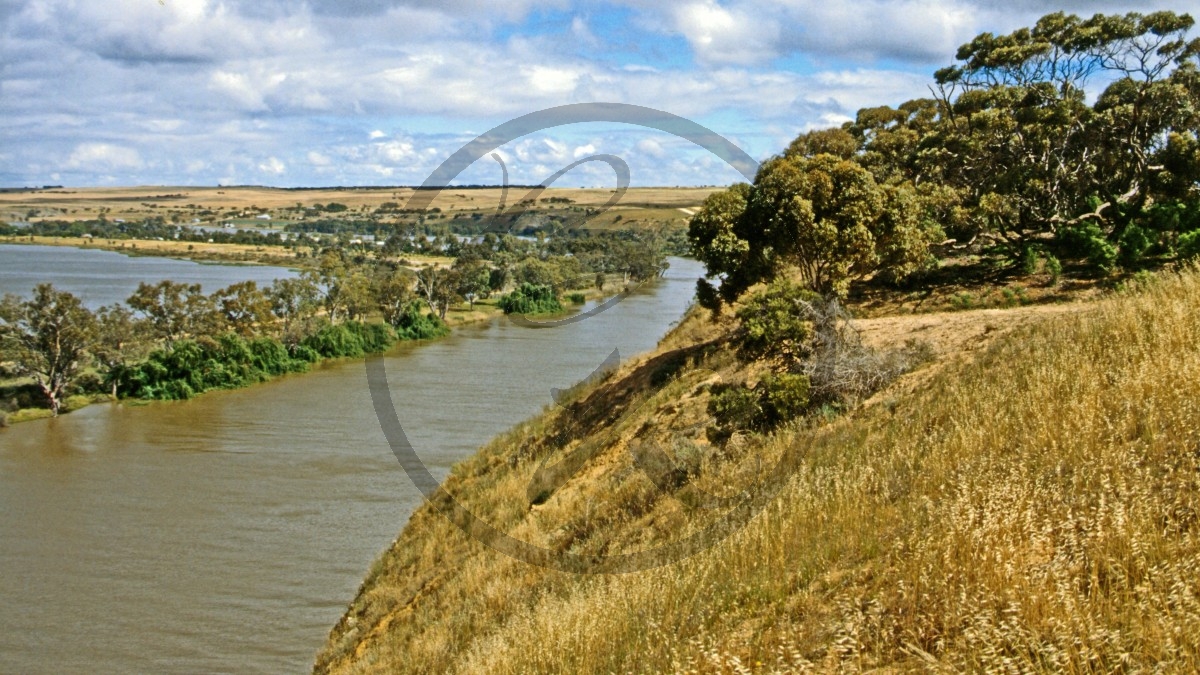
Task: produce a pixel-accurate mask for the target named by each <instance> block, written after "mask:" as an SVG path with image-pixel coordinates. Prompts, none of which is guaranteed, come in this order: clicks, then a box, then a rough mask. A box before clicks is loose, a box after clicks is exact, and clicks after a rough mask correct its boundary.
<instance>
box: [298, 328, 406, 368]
mask: <svg viewBox="0 0 1200 675" xmlns="http://www.w3.org/2000/svg"><path fill="white" fill-rule="evenodd" d="M395 343H396V333H395V331H393V330H392V327H391V326H388V325H387V324H382V323H367V324H364V323H362V322H360V321H347V322H346V323H340V324H337V325H333V324H326V325H324V326H322V327H321V328H320V329H318V330H317V331H316V332H315V333H313V334H312V335H309V336H308V337H306V338H304V339H303V340H302V341H301V342H300V344H301V345H303V346H305V347H308V348H309V349H311V350H313V351H315V352H316V353H317V354H320V355H321V356H322V357H324V358H327V359H334V358H342V357H350V358H358V357H360V356H363V355H365V354H372V353H378V352H383V351H387V350H388V348H390V347H391V346H392V345H393V344H395Z"/></svg>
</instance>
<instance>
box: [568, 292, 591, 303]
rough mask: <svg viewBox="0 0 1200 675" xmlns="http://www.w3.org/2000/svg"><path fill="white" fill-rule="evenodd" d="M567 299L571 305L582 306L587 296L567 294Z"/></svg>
mask: <svg viewBox="0 0 1200 675" xmlns="http://www.w3.org/2000/svg"><path fill="white" fill-rule="evenodd" d="M567 299H568V300H570V301H571V304H573V305H582V304H583V303H585V302H587V296H586V295H584V294H583V293H568V294H567Z"/></svg>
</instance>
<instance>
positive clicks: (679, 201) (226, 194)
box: [0, 187, 719, 227]
mask: <svg viewBox="0 0 1200 675" xmlns="http://www.w3.org/2000/svg"><path fill="white" fill-rule="evenodd" d="M717 189H719V188H632V189H630V190H629V191H628V192H627V193H626V194H625V196H624V198H623V199H622V200H621V202H620V203H618V204H617V205H616V206H615V207H614V208H613V209H612V210H611V211H610V212H608V213H606V214H604V215H603V216H600V217H599V218H597V219H596V222H595V223H594V224H595V225H596V226H598V227H611V226H630V225H634V226H636V225H638V224H642V225H662V224H683V223H685V222H686V220H687V218H688V216H689V215H691V211H693V210H694V209H695V208H696V207H698V206H699V205H700V203H701V202H702V201H703V200H704V198H705V197H706V196H708V195H709V194H711V193H712V192H714V191H715V190H717ZM414 193H415V192H414V190H413V189H411V188H364V189H353V188H351V189H336V188H330V189H291V190H289V189H280V188H264V187H221V188H218V187H199V188H197V187H121V188H54V189H44V190H42V189H39V190H12V191H0V220H5V221H8V222H27V221H37V220H89V219H95V218H99V217H100V216H101V215H103V216H104V217H105V218H108V219H109V220H114V219H126V220H142V219H145V218H149V217H153V216H162V217H163V218H164V219H165V220H166V221H167V222H179V223H192V222H194V221H197V220H198V221H199V222H201V223H217V222H221V223H224V222H235V223H237V224H239V225H246V224H251V223H253V224H255V225H258V226H260V227H272V226H280V225H281V224H282V223H281V222H280V221H283V222H288V221H291V220H293V219H296V218H298V217H300V215H301V214H302V213H303V212H304V210H305V209H311V208H313V207H314V206H316V205H326V204H329V203H331V202H333V203H337V204H341V205H344V206H346V207H347V209H346V210H345V211H343V212H340V213H339V214H336V216H335V217H339V216H340V217H355V216H359V215H363V216H365V215H368V214H375V215H384V214H386V211H380V208H381V207H382V206H383V205H385V204H388V203H391V204H395V205H396V206H395V207H394V208H398V209H404V208H406V206H407V205H408V203H409V200H410V199H411V198H412V197H413V195H414ZM612 195H613V190H611V189H572V188H553V189H547V190H543V191H540V192H539V193H537V194H536V195H534V196H535V197H536V201H535V202H534V203H533V204H532V205H530V206H529V208H531V209H534V210H538V209H546V210H551V209H555V210H561V209H564V208H570V207H583V208H588V207H591V208H595V207H599V206H602V205H603V204H605V203H606V202H608V200H609V199H610V198H611V197H612ZM530 196H531V193H530V191H529V190H528V189H527V188H520V187H513V188H510V189H509V190H508V194H507V197H506V198H505V196H504V195H503V191H502V190H501V189H500V188H461V187H449V188H446V189H444V190H442V191H441V192H440V193H439V194H437V195H436V196H434V198H433V200H432V201H431V202H430V203H428V204H427V205H425V206H426V207H427V208H437V209H440V210H441V211H442V213H446V214H456V213H462V214H471V213H492V212H494V211H495V209H496V208H497V206H499V205H500V204H501V203H505V204H506V205H507V206H509V207H511V206H513V205H515V204H517V203H519V202H521V201H522V200H525V199H527V198H529V197H530ZM502 200H503V201H502ZM568 200H569V201H568ZM264 213H265V214H267V215H270V216H271V219H270V220H266V219H255V218H254V216H255V215H258V214H264ZM618 215H619V216H620V218H619V219H618V218H617V216H618Z"/></svg>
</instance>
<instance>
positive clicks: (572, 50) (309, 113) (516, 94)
mask: <svg viewBox="0 0 1200 675" xmlns="http://www.w3.org/2000/svg"><path fill="white" fill-rule="evenodd" d="M1138 4H1140V3H1135V2H1122V1H1118V0H1099V1H1098V2H1082V1H1081V0H1064V2H1060V3H1055V5H1053V6H1052V5H1051V4H1050V3H1048V2H1038V1H1036V0H1013V2H1009V3H1001V2H999V0H895V1H889V0H852V1H850V2H844V3H832V2H828V1H827V0H821V1H818V0H682V1H680V2H671V3H662V2H651V1H650V0H621V6H620V7H618V8H617V9H616V10H614V9H613V6H612V5H609V4H606V3H600V2H599V1H598V0H517V1H515V2H510V3H492V2H484V0H361V1H345V0H340V1H335V0H307V1H306V2H304V3H295V2H292V1H291V0H166V2H164V3H162V4H159V3H157V2H153V1H152V0H31V1H29V2H24V3H15V2H0V59H2V60H3V63H4V64H5V67H4V69H2V70H0V148H3V149H4V162H3V165H0V183H7V184H39V183H45V182H59V181H58V180H53V181H49V180H48V179H47V177H48V176H51V175H53V174H61V175H63V176H65V177H66V178H64V180H70V181H76V182H77V184H87V183H89V182H102V181H104V180H108V177H113V176H115V178H116V180H118V181H121V182H134V181H140V180H147V179H148V180H155V181H162V182H167V183H171V182H179V183H210V184H211V183H213V182H217V181H221V182H223V183H233V182H249V183H267V184H293V185H295V184H315V183H328V182H339V183H342V184H353V183H356V182H359V183H370V182H378V181H380V180H381V179H386V180H388V181H395V182H419V181H421V180H423V178H424V176H425V175H426V174H427V173H428V172H429V171H431V170H432V168H433V167H435V166H437V164H438V163H440V162H441V161H442V159H444V158H445V157H447V156H448V155H449V154H450V153H452V152H453V151H454V150H456V149H457V148H458V147H460V146H461V145H462V144H463V143H465V142H466V141H467V140H469V139H470V138H471V137H472V136H473V135H474V134H471V133H466V132H465V130H466V129H476V130H479V129H487V128H490V127H493V126H495V125H497V124H499V123H501V122H503V121H504V120H506V119H510V118H512V117H515V116H517V115H522V114H525V113H529V112H532V111H535V110H540V109H544V108H548V107H551V106H557V105H562V104H564V103H573V102H587V101H616V102H624V103H632V104H637V105H644V106H649V107H653V108H658V109H663V110H668V111H670V112H673V113H676V114H679V115H683V116H686V117H691V118H693V119H696V120H697V121H699V122H701V123H702V124H704V125H706V126H708V127H710V128H712V129H714V130H716V131H718V132H720V133H723V134H726V135H730V136H733V137H736V138H737V139H738V141H739V142H741V143H743V144H745V145H746V147H747V150H748V151H750V152H751V154H752V155H754V156H756V157H759V158H762V157H765V156H766V155H768V154H770V153H772V152H776V151H778V149H779V148H780V147H782V145H783V144H786V142H787V141H788V140H789V139H790V137H791V136H794V135H795V133H797V132H799V131H802V130H805V129H809V128H815V127H820V126H828V125H834V124H837V123H840V121H842V120H845V119H848V118H849V116H852V115H853V114H854V112H855V110H857V109H858V108H860V107H864V106H868V105H879V104H897V103H900V102H902V101H904V100H906V99H909V98H913V97H917V96H923V95H926V94H927V90H926V86H927V83H928V82H929V80H930V74H931V73H932V70H933V68H934V67H936V66H937V65H941V64H946V63H949V62H951V61H952V60H953V53H954V51H955V49H956V47H957V46H958V45H959V44H961V43H962V42H964V41H966V40H968V39H969V38H970V37H972V36H973V35H974V34H976V33H977V32H979V31H982V30H993V31H998V32H1007V31H1008V30H1012V29H1014V28H1016V27H1019V26H1022V25H1029V24H1030V23H1031V22H1032V21H1033V20H1035V19H1036V18H1037V16H1039V15H1040V14H1042V13H1044V12H1046V11H1051V10H1052V9H1055V8H1058V7H1064V8H1066V9H1068V10H1071V11H1077V12H1081V13H1091V12H1093V11H1108V12H1117V11H1129V10H1136V9H1139V7H1138ZM1162 6H1163V7H1165V8H1168V9H1175V10H1178V11H1191V12H1194V13H1200V0H1163V3H1162ZM597 149H602V150H597ZM596 151H603V152H608V153H612V154H621V153H629V155H628V157H626V155H624V154H621V156H622V157H626V159H627V160H628V161H630V164H631V168H632V169H634V173H635V175H634V180H635V183H637V182H638V181H639V178H638V171H641V172H643V175H646V174H649V175H653V176H656V178H655V179H653V180H650V179H645V178H643V179H640V180H642V181H643V182H646V181H649V182H651V183H654V184H674V183H676V182H679V183H696V182H699V183H711V182H719V181H714V180H710V179H706V178H705V174H704V172H706V171H709V172H716V173H714V174H713V175H714V176H719V175H724V174H721V173H720V172H721V171H723V170H725V169H722V168H721V166H720V165H721V162H720V160H718V159H716V158H713V157H711V156H708V155H707V153H705V152H704V151H702V150H697V149H695V148H692V147H690V144H687V143H685V142H679V143H676V139H673V138H672V137H664V136H661V135H654V134H652V133H649V132H645V130H638V129H634V130H630V129H624V128H617V127H612V126H611V125H610V126H609V127H607V128H603V129H596V128H589V129H588V130H586V131H582V132H578V133H576V132H572V131H569V130H567V129H562V130H559V132H556V133H553V134H542V135H535V136H531V137H527V138H523V139H518V141H515V142H514V143H512V144H510V145H509V146H506V147H505V148H504V149H503V152H504V153H505V154H504V156H505V161H506V162H509V168H510V169H511V170H512V172H513V176H514V178H513V180H514V181H517V180H520V181H522V182H538V181H540V180H542V179H544V178H545V177H546V176H547V175H549V174H550V173H553V172H554V171H556V170H558V169H560V168H562V167H563V166H565V165H566V164H569V163H570V162H572V161H574V160H575V159H576V158H578V157H582V156H586V155H587V154H592V153H594V152H596ZM714 162H715V164H714ZM582 169H583V168H582V167H581V171H580V173H579V174H578V175H577V177H579V178H580V179H584V178H587V177H588V176H592V177H594V178H595V179H596V180H598V181H601V180H608V177H607V174H606V173H605V172H606V171H608V170H607V169H606V168H605V167H603V166H595V167H590V166H589V168H587V169H586V170H582ZM472 171H475V172H476V173H471V174H464V175H465V176H467V177H468V178H470V179H471V180H476V179H478V181H480V182H496V181H498V179H499V178H498V174H497V167H496V166H495V163H494V162H493V161H491V160H490V159H489V160H488V162H487V163H486V166H483V165H481V166H480V167H478V168H472ZM518 176H521V178H517V177H518ZM572 180H574V178H572Z"/></svg>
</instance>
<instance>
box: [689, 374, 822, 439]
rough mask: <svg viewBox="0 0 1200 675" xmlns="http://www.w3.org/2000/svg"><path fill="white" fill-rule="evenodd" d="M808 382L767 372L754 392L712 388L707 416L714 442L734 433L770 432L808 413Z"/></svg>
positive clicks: (804, 378)
mask: <svg viewBox="0 0 1200 675" xmlns="http://www.w3.org/2000/svg"><path fill="white" fill-rule="evenodd" d="M810 388H811V387H810V383H809V379H808V377H807V376H806V375H799V374H794V373H781V374H770V373H768V374H767V375H766V376H765V377H763V379H762V380H761V381H760V382H759V383H758V385H757V386H755V387H754V388H753V389H751V388H749V387H746V386H744V385H732V386H731V385H724V386H719V387H714V388H713V392H712V397H711V398H710V399H709V401H708V413H709V415H711V416H712V418H713V421H714V422H715V426H714V429H713V433H712V434H711V435H712V436H713V438H714V440H721V439H725V438H728V437H729V436H731V435H732V434H733V432H735V431H769V430H771V429H773V428H775V427H777V426H779V425H780V424H783V423H785V422H788V421H790V420H793V419H796V418H797V417H799V416H800V415H803V414H804V412H805V411H806V410H808V407H809V403H810V402H811V397H810Z"/></svg>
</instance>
